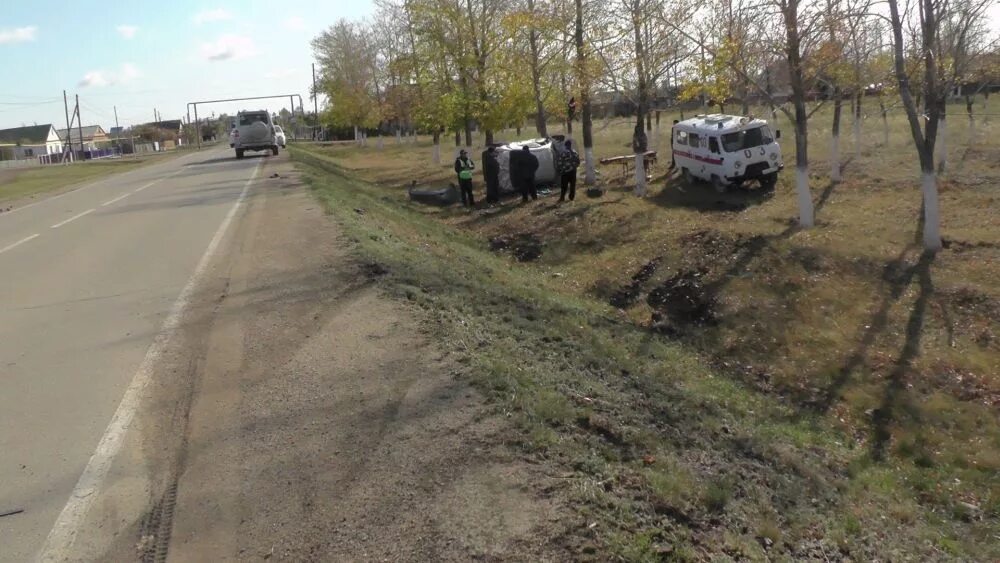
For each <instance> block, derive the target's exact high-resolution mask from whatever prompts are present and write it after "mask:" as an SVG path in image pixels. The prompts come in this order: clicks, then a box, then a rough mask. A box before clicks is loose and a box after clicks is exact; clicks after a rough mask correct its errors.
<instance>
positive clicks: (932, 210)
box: [921, 172, 941, 251]
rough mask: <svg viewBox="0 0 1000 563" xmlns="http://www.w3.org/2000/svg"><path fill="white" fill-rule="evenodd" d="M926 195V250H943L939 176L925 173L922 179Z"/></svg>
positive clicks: (922, 186) (922, 187) (922, 188)
mask: <svg viewBox="0 0 1000 563" xmlns="http://www.w3.org/2000/svg"><path fill="white" fill-rule="evenodd" d="M921 190H922V191H923V195H924V248H925V249H926V250H930V251H937V250H941V210H940V207H939V205H938V189H937V175H936V174H934V172H924V174H923V178H922V179H921Z"/></svg>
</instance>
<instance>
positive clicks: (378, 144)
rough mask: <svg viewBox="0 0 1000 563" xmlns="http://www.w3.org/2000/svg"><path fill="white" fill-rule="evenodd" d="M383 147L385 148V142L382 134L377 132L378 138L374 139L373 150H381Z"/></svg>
mask: <svg viewBox="0 0 1000 563" xmlns="http://www.w3.org/2000/svg"><path fill="white" fill-rule="evenodd" d="M383 147H385V142H384V140H383V137H382V132H381V131H379V132H378V136H377V137H376V140H375V148H377V149H378V150H382V148H383Z"/></svg>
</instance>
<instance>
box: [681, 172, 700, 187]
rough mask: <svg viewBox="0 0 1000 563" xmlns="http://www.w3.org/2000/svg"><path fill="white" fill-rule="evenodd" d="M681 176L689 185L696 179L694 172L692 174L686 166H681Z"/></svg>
mask: <svg viewBox="0 0 1000 563" xmlns="http://www.w3.org/2000/svg"><path fill="white" fill-rule="evenodd" d="M681 176H684V181H685V182H687V184H688V185H689V186H693V185H694V183H695V182H696V181H697V178H695V177H694V174H692V173H691V171H690V170H688V169H687V168H681Z"/></svg>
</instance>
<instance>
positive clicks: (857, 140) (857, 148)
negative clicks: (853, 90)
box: [854, 90, 862, 160]
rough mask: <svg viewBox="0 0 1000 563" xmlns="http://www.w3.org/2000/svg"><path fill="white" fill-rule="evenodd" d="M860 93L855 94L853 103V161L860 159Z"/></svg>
mask: <svg viewBox="0 0 1000 563" xmlns="http://www.w3.org/2000/svg"><path fill="white" fill-rule="evenodd" d="M861 95H862V94H861V91H860V90H859V91H858V93H857V94H856V97H857V99H856V101H855V102H854V159H855V160H858V159H860V158H861Z"/></svg>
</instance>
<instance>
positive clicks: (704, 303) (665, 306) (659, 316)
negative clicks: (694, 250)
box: [646, 270, 718, 333]
mask: <svg viewBox="0 0 1000 563" xmlns="http://www.w3.org/2000/svg"><path fill="white" fill-rule="evenodd" d="M704 275H705V272H704V271H699V270H684V271H681V272H678V273H677V274H675V275H674V276H672V277H671V278H670V279H668V280H666V281H664V282H663V283H662V284H660V285H659V286H657V287H656V288H655V289H653V291H650V292H649V297H647V298H646V302H647V303H649V306H650V307H652V308H653V318H652V326H653V328H654V329H657V330H661V331H663V332H668V333H671V332H674V331H675V330H676V327H675V326H671V324H672V325H677V326H688V325H696V326H697V325H706V324H711V323H713V322H715V320H716V309H717V305H718V301H717V299H716V298H715V296H714V295H711V294H710V293H709V292H708V291H707V290H706V288H705V283H704Z"/></svg>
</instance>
